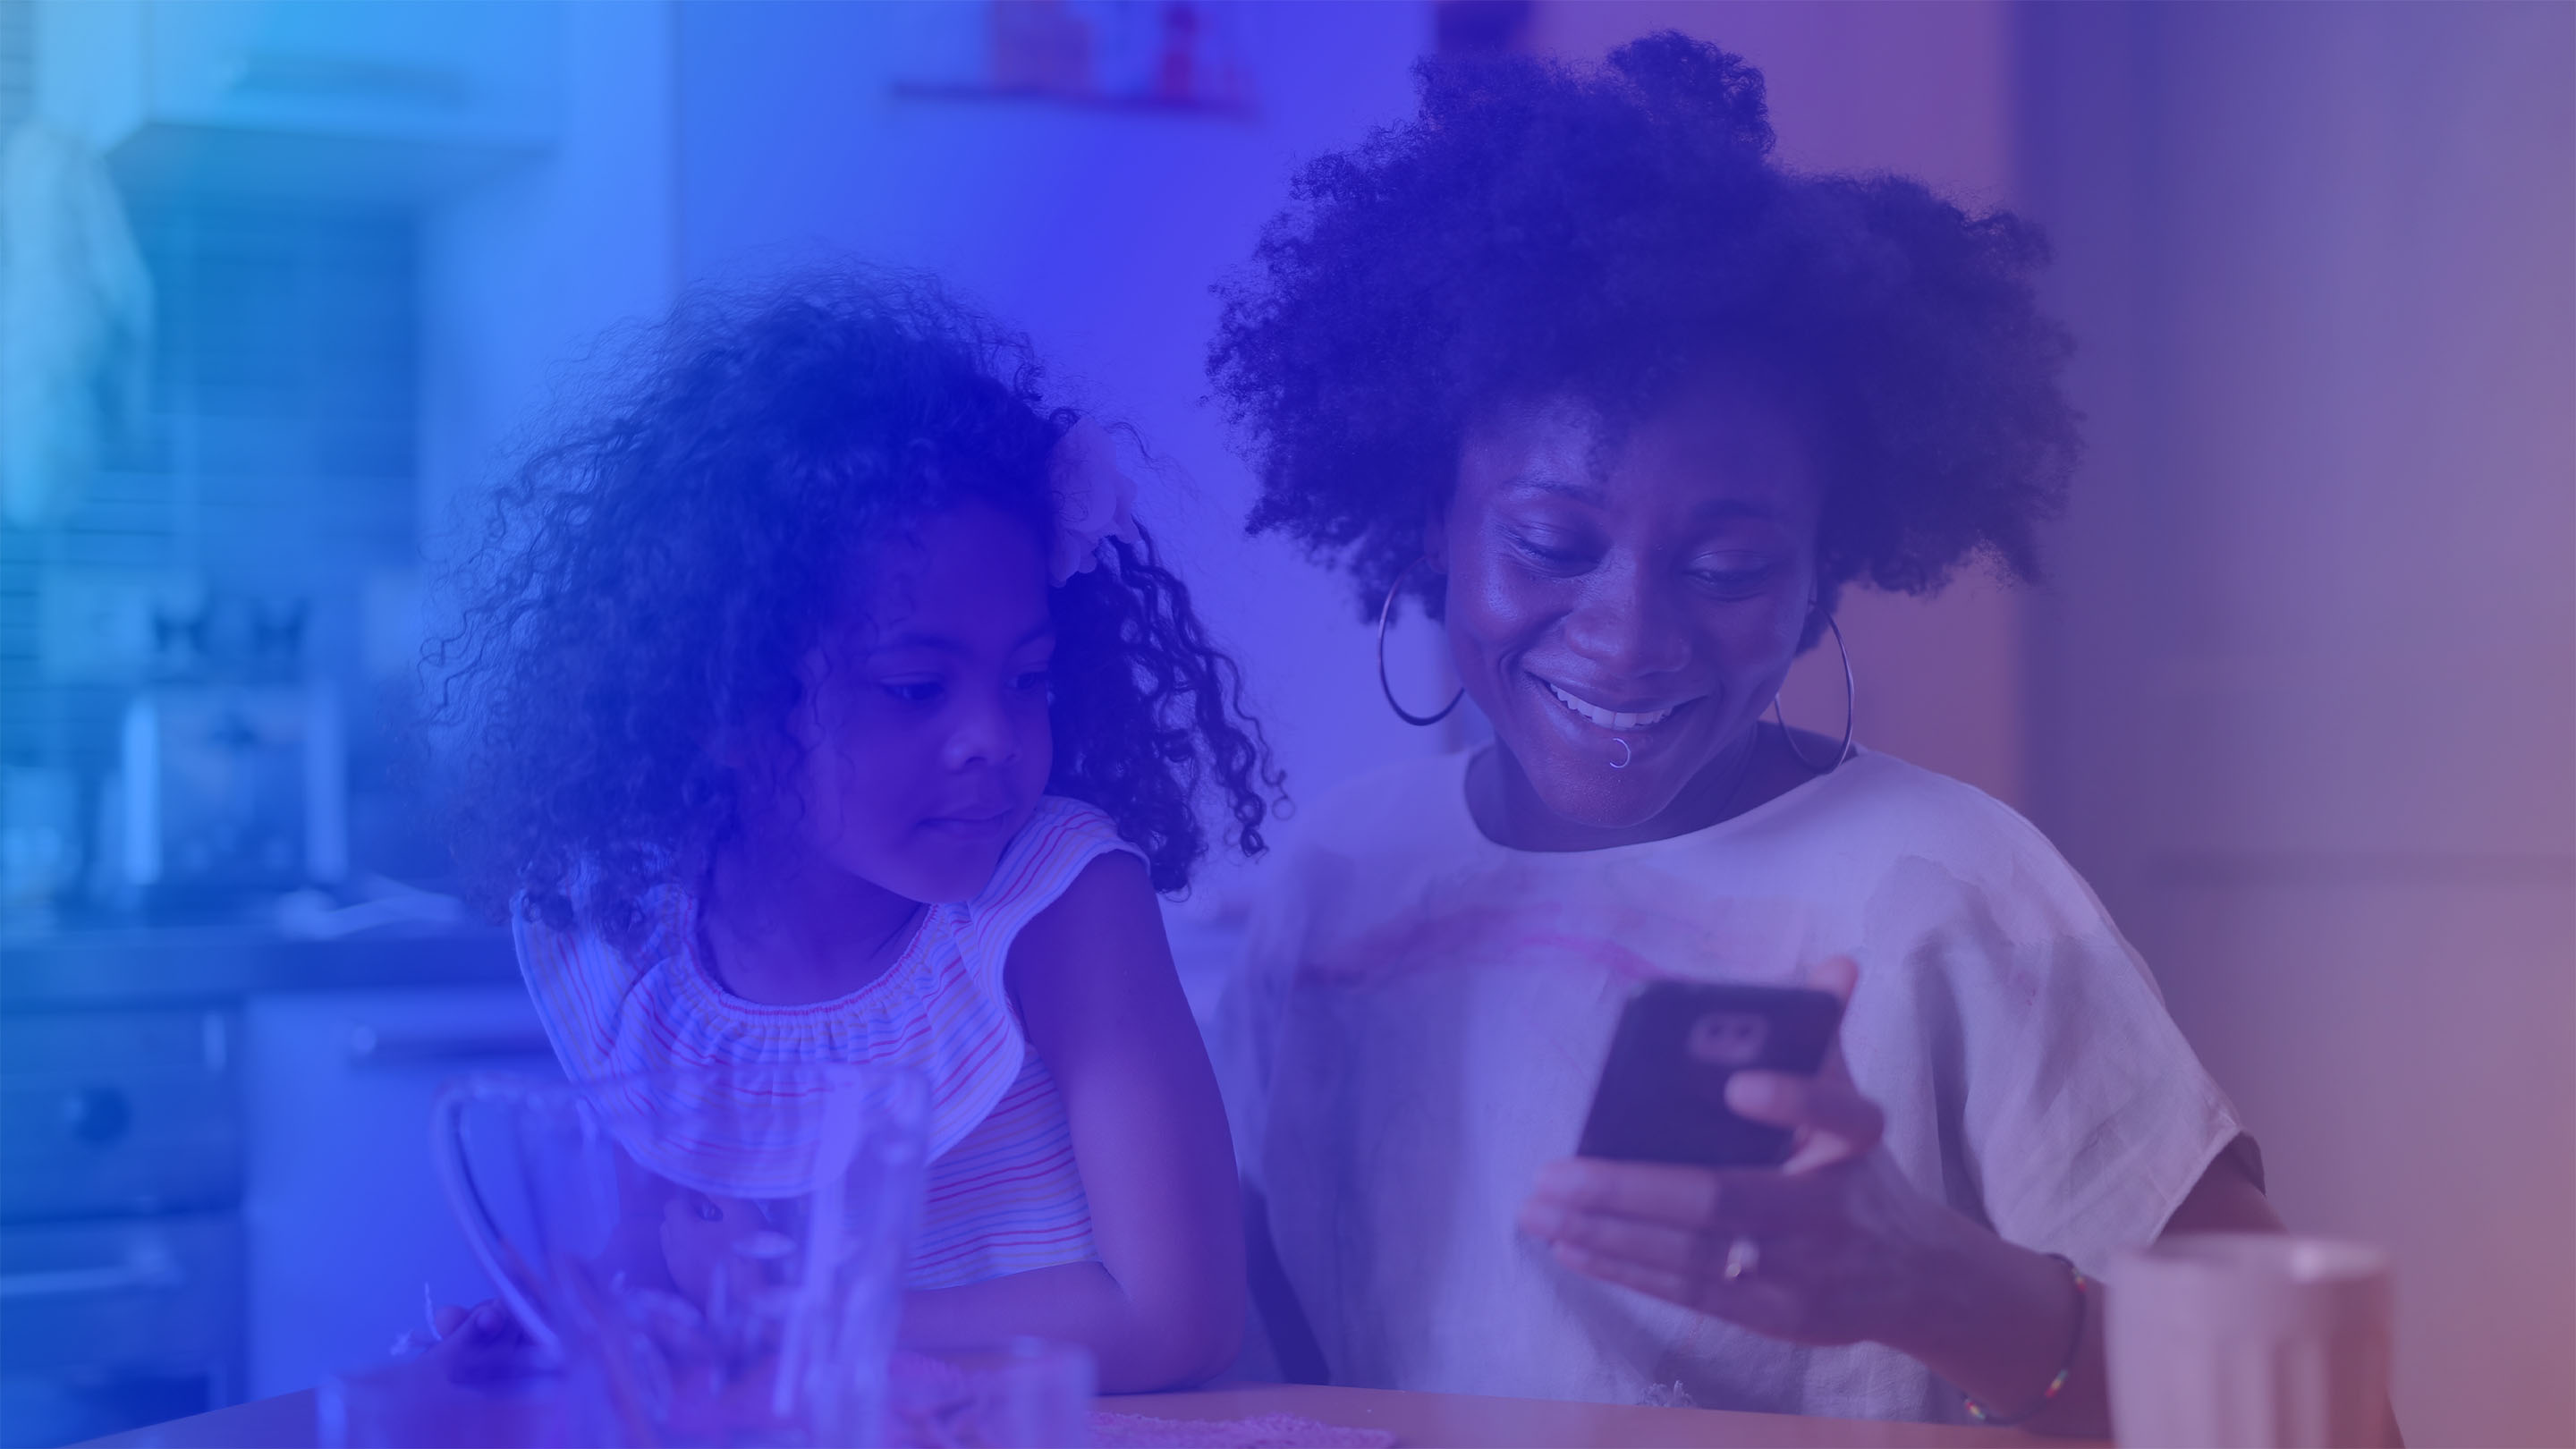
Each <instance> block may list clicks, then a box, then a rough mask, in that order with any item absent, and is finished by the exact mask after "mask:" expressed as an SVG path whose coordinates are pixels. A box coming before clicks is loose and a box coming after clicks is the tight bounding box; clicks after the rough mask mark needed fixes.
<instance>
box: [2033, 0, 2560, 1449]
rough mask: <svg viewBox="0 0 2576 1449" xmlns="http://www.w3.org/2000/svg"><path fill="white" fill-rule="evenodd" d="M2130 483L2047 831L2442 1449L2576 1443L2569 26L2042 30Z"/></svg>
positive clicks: (2075, 595) (2073, 631)
mask: <svg viewBox="0 0 2576 1449" xmlns="http://www.w3.org/2000/svg"><path fill="white" fill-rule="evenodd" d="M2022 18H2023V41H2024V57H2025V62H2026V64H2025V69H2024V72H2023V83H2024V88H2025V92H2026V96H2027V106H2028V109H2027V111H2026V113H2025V118H2024V119H2025V126H2024V136H2025V143H2026V146H2027V148H2028V151H2027V154H2028V158H2029V163H2030V175H2031V177H2032V187H2031V189H2032V193H2033V195H2034V197H2035V200H2036V202H2037V205H2038V207H2039V210H2040V213H2041V219H2042V220H2043V221H2045V222H2047V223H2048V224H2049V225H2050V226H2051V227H2052V229H2053V230H2054V232H2055V234H2056V237H2057V240H2058V243H2059V248H2060V254H2061V257H2062V262H2063V265H2062V269H2061V276H2060V282H2059V291H2060V295H2061V297H2062V298H2063V300H2064V303H2065V305H2066V307H2067V308H2068V310H2069V311H2070V312H2071V313H2072V314H2073V316H2074V321H2075V324H2076V327H2077V330H2078V333H2079V336H2080V337H2081V338H2082V339H2083V342H2084V345H2085V349H2086V350H2085V352H2084V354H2083V357H2082V359H2081V360H2080V362H2079V368H2078V377H2077V382H2078V390H2079V400H2080V401H2081V402H2082V404H2083V405H2084V406H2085V407H2086V408H2087V410H2088V411H2089V412H2090V413H2091V414H2092V418H2093V421H2092V426H2091V430H2090V431H2091V436H2092V446H2093V457H2092V461H2091V463H2090V465H2089V466H2088V468H2087V470H2086V474H2085V476H2084V478H2083V480H2082V482H2081V484H2080V486H2079V488H2078V492H2077V502H2076V509H2075V513H2074V516H2073V517H2072V518H2071V519H2070V520H2069V524H2068V527H2067V528H2066V529H2065V530H2064V531H2063V534H2062V536H2061V537H2060V538H2059V539H2058V541H2057V552H2058V556H2059V558H2060V560H2061V569H2060V576H2061V587H2060V588H2059V589H2058V590H2057V591H2056V592H2055V593H2053V594H2052V595H2051V596H2049V598H2048V599H2047V601H2046V606H2045V607H2044V608H2042V609H2039V610H2035V611H2034V620H2035V622H2036V623H2037V625H2038V626H2039V627H2038V628H2037V629H2036V631H2035V633H2034V635H2033V654H2034V662H2035V671H2034V676H2033V679H2034V683H2033V693H2034V703H2035V706H2036V714H2035V727H2034V730H2033V734H2032V739H2033V743H2034V769H2033V779H2034V785H2035V793H2036V796H2037V803H2038V807H2039V809H2038V813H2039V819H2040V823H2041V824H2042V825H2043V826H2044V827H2046V828H2047V829H2048V830H2049V832H2050V834H2051V835H2052V836H2053V837H2054V838H2055V839H2056V840H2057V841H2058V842H2059V843H2060V844H2061V845H2062V846H2064V847H2065V848H2066V849H2067V850H2068V852H2069V853H2070V854H2071V855H2072V856H2073V857H2074V858H2075V860H2076V862H2077V864H2078V865H2079V866H2080V867H2082V868H2083V869H2084V870H2085V872H2086V873H2087V874H2088V876H2090V877H2091V879H2092V880H2093V881H2094V883H2095V885H2096V886H2097V887H2098V888H2099V889H2100V890H2101V891H2102V893H2103V895H2104V896H2105V898H2106V899H2107V900H2108V901H2109V903H2110V905H2111V906H2112V909H2113V912H2114V914H2115V915H2117V916H2118V917H2119V919H2120V920H2121V921H2122V923H2123V924H2124V925H2125V926H2126V927H2127V928H2128V929H2129V931H2130V932H2131V934H2132V935H2133V936H2134V938H2135V939H2136V940H2137V941H2138V943H2139V945H2140V947H2141V949H2143V950H2144V951H2145V953H2146V955H2147V957H2148V959H2149V960H2151V961H2152V962H2154V963H2155V966H2156V970H2157V974H2158V976H2159V978H2160V979H2161V980H2162V981H2163V983H2164V986H2165V990H2166V994H2167V999H2168V1001H2169V1002H2170V1004H2171V1006H2172V1008H2173V1011H2174V1015H2175V1018H2176V1019H2177V1020H2178V1021H2179V1022H2180V1023H2181V1024H2182V1027H2183V1029H2184V1031H2185V1032H2186V1033H2187V1034H2188V1035H2189V1036H2190V1038H2191V1039H2192V1041H2193V1043H2194V1044H2195V1045H2196V1046H2197V1047H2198V1048H2199V1049H2200V1051H2201V1053H2202V1055H2203V1056H2204V1058H2205V1059H2206V1060H2207V1061H2208V1063H2209V1065H2210V1067H2211V1069H2212V1071H2213V1072H2215V1073H2216V1075H2217V1076H2218V1078H2219V1080H2220V1081H2221V1082H2222V1083H2223V1084H2224V1085H2225V1086H2226V1087H2227V1088H2228V1090H2229V1091H2230V1092H2231V1093H2233V1094H2234V1095H2235V1097H2236V1099H2237V1101H2238V1103H2239V1105H2240V1106H2241V1107H2242V1108H2243V1110H2244V1112H2245V1114H2246V1116H2247V1118H2248V1120H2249V1121H2250V1122H2251V1124H2252V1126H2253V1128H2254V1130H2255V1132H2256V1134H2257V1136H2258V1137H2259V1138H2260V1139H2261V1140H2262V1142H2263V1144H2264V1149H2265V1155H2266V1157H2267V1159H2268V1161H2269V1164H2270V1168H2271V1188H2272V1193H2273V1196H2274V1198H2275V1200H2276V1201H2277V1202H2278V1203H2279V1204H2280V1206H2281V1208H2282V1211H2283V1212H2284V1213H2285V1214H2286V1215H2287V1216H2288V1217H2289V1218H2290V1220H2291V1222H2292V1223H2293V1224H2294V1225H2295V1226H2298V1227H2301V1228H2305V1229H2311V1230H2316V1231H2322V1232H2331V1233H2340V1234H2347V1235H2351V1236H2355V1237H2360V1238H2365V1239H2369V1240H2372V1241H2376V1242H2381V1243H2385V1244H2388V1245H2389V1246H2390V1247H2391V1248H2392V1249H2393V1250H2394V1252H2395V1254H2396V1262H2397V1272H2398V1285H2397V1291H2398V1409H2399V1416H2400V1419H2401V1420H2402V1422H2403V1424H2404V1427H2405V1429H2406V1431H2407V1433H2408V1436H2409V1439H2410V1442H2413V1443H2416V1444H2567V1443H2571V1442H2576V1387H2571V1377H2572V1376H2571V1374H2570V1372H2569V1370H2570V1366H2571V1365H2576V436H2571V428H2570V399H2571V397H2576V266H2571V257H2576V81H2571V67H2570V63H2569V57H2570V55H2571V54H2576V10H2570V9H2569V8H2567V7H2564V6H2539V5H2530V6H2512V5H2488V6H2457V7H2437V6H2408V5H2386V6H2377V5H2374V6H2242V7H2236V6H2172V7H2139V8H2129V7H2087V6H2065V7H2057V6H2035V7H2032V8H2031V9H2029V10H2028V11H2026V12H2024V14H2023V17H2022Z"/></svg>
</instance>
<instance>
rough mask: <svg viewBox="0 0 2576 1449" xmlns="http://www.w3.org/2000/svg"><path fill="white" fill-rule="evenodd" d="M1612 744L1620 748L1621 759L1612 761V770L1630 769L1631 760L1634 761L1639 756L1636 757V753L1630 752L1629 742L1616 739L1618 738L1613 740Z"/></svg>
mask: <svg viewBox="0 0 2576 1449" xmlns="http://www.w3.org/2000/svg"><path fill="white" fill-rule="evenodd" d="M1610 743H1612V744H1614V745H1617V746H1618V747H1619V758H1617V759H1615V760H1612V761H1611V762H1610V768H1611V769H1614V770H1624V769H1626V768H1628V762H1629V761H1630V760H1633V759H1635V758H1637V756H1636V755H1635V753H1633V752H1632V751H1630V750H1629V748H1628V742H1627V741H1626V740H1623V739H1616V738H1614V739H1612V740H1611V741H1610Z"/></svg>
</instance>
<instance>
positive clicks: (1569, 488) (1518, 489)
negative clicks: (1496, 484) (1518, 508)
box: [1503, 473, 1602, 504]
mask: <svg viewBox="0 0 2576 1449" xmlns="http://www.w3.org/2000/svg"><path fill="white" fill-rule="evenodd" d="M1503 490H1504V491H1505V492H1507V493H1546V494H1550V495H1553V496H1555V497H1558V498H1570V499H1572V500H1574V501H1575V502H1577V503H1594V504H1597V503H1600V502H1601V501H1602V494H1601V490H1600V489H1599V488H1598V487H1596V486H1594V485H1592V484H1590V483H1578V482H1575V481H1574V480H1572V479H1569V478H1560V477H1556V476H1554V475H1551V474H1542V473H1524V474H1522V475H1521V476H1520V477H1517V478H1514V479H1513V480H1512V481H1510V482H1509V483H1506V484H1504V485H1503Z"/></svg>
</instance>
